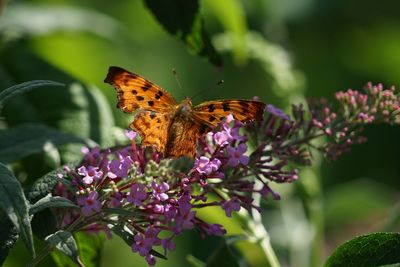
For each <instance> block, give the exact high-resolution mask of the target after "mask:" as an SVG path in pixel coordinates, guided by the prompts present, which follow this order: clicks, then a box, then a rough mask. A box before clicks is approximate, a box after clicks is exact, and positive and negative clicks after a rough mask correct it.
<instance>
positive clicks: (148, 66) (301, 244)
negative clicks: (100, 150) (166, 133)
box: [0, 0, 400, 267]
mask: <svg viewBox="0 0 400 267" xmlns="http://www.w3.org/2000/svg"><path fill="white" fill-rule="evenodd" d="M160 1H161V0H160ZM178 2H179V1H178ZM199 3H200V6H201V16H202V18H203V19H204V22H205V29H206V31H207V32H208V33H209V35H210V38H211V40H212V42H213V44H214V46H215V47H216V49H217V51H218V52H219V53H220V54H221V55H222V59H223V65H222V66H220V67H215V66H214V65H212V64H211V63H210V62H209V61H207V60H206V59H205V58H202V57H200V56H197V55H195V54H193V53H191V52H190V51H188V49H187V48H186V46H185V44H184V43H183V42H182V41H181V40H179V39H178V38H176V37H174V36H172V35H170V34H169V33H168V32H167V31H166V30H165V29H164V28H163V26H162V25H161V24H160V23H159V22H158V21H157V20H156V19H155V17H154V15H153V14H152V13H151V12H150V10H149V9H148V8H147V6H146V5H145V3H144V1H140V0H129V1H128V0H123V1H106V0H96V1H93V0H92V1H89V0H79V1H78V0H30V1H9V2H8V3H4V2H3V4H2V5H3V10H2V14H1V18H0V31H1V32H0V34H1V42H0V64H1V66H0V79H1V81H0V85H1V87H2V88H1V89H3V88H6V87H8V86H10V85H13V84H15V83H19V82H22V81H27V80H32V79H51V80H55V81H61V82H66V83H67V84H72V85H71V86H70V87H69V90H70V91H69V94H68V96H69V98H68V99H65V98H62V97H63V96H60V95H59V93H58V92H57V93H54V92H53V94H51V93H50V94H49V90H47V89H46V90H45V89H43V91H42V90H41V89H40V91H38V92H32V93H30V94H28V95H27V96H25V97H24V98H23V97H21V98H18V99H16V100H15V101H13V102H12V103H10V105H9V106H7V107H6V108H5V110H4V114H5V118H6V119H5V120H3V121H2V122H1V125H3V127H5V126H4V125H6V126H7V127H10V126H15V125H18V124H20V123H23V122H32V121H34V122H41V123H44V124H48V125H49V126H52V127H56V128H60V129H64V130H66V131H69V132H71V133H74V134H77V135H81V136H84V137H90V138H92V139H94V140H95V141H96V142H98V143H100V144H101V145H103V146H105V145H107V144H111V143H113V142H114V141H115V140H114V139H113V138H114V137H113V136H114V135H116V134H117V133H119V131H118V129H119V128H118V127H120V128H126V127H127V126H128V124H129V123H130V121H131V120H132V116H129V115H126V114H123V113H122V112H121V110H118V109H116V108H115V104H116V94H115V91H114V89H113V88H112V87H111V86H109V85H107V84H104V83H103V80H104V77H105V75H106V73H107V69H108V67H109V66H111V65H115V66H121V67H124V68H126V69H128V70H131V71H133V72H136V73H139V74H141V75H143V76H144V77H146V78H147V79H149V80H151V81H153V82H155V83H156V84H158V85H160V86H162V87H163V88H166V89H167V90H168V91H169V92H171V94H172V95H174V96H175V97H176V98H177V99H178V100H181V99H182V98H183V97H187V96H189V97H190V96H195V95H196V97H195V98H194V100H193V102H194V103H200V102H202V101H204V100H211V99H222V98H252V97H253V96H255V95H256V96H259V97H260V98H261V99H262V100H263V101H265V102H267V103H272V104H274V105H276V106H278V107H281V108H283V109H286V110H289V107H290V103H292V102H301V101H304V98H305V97H326V98H328V99H331V100H333V95H334V92H336V91H338V90H345V89H347V88H353V89H361V88H362V87H363V86H364V85H365V84H366V83H367V82H368V81H372V82H374V83H378V82H381V83H383V84H384V85H385V86H390V85H396V86H398V85H399V80H398V78H399V70H400V16H399V15H398V10H400V2H399V1H395V0H386V1H379V2H377V1H373V0H366V1H356V0H347V1H345V0H340V1H338V0H324V1H317V0H298V1H289V0H252V1H245V0H243V1H240V0H218V1H213V0H201V1H199ZM172 69H176V71H177V74H178V76H179V80H180V83H181V84H182V87H183V90H180V89H179V86H178V85H177V82H176V81H175V77H174V76H173V74H172ZM219 80H224V81H225V82H224V84H223V85H222V86H217V85H216V84H217V82H218V81H219ZM74 82H78V83H76V84H74ZM82 86H83V87H82ZM41 92H46V94H45V93H41ZM82 92H83V93H82ZM82 95H85V96H86V97H87V98H83V97H81V96H82ZM88 96H89V97H88ZM71 99H72V100H71ZM88 99H89V100H88ZM69 102H71V103H72V102H73V103H72V104H73V105H72V104H71V103H69ZM91 103H92V104H93V103H95V106H96V109H95V110H93V106H94V104H93V105H91ZM67 104H68V105H69V107H68V108H66V105H67ZM70 104H71V105H70ZM53 110H55V112H53ZM71 110H72V111H75V110H80V111H82V110H83V111H85V112H87V113H84V115H82V116H81V115H78V114H76V116H77V117H74V116H75V115H74V114H72V115H71V116H70V115H68V116H70V117H69V118H68V119H69V122H68V123H66V124H63V122H65V121H64V120H61V119H60V118H61V117H62V116H64V117H63V118H65V114H71ZM58 112H60V113H58ZM63 112H64V113H63ZM60 114H64V115H62V116H61V115H60ZM82 114H83V113H82ZM85 114H86V115H85ZM68 116H67V117H68ZM79 116H81V117H79ZM78 117H79V118H80V119H81V121H79V123H81V124H79V125H74V126H71V121H74V120H75V122H76V118H78ZM82 122H83V123H82ZM76 123H78V122H76ZM99 125H100V126H99ZM96 127H100V128H96ZM78 129H79V130H78ZM366 135H367V137H368V139H369V141H368V142H367V143H366V144H364V145H360V146H357V147H354V148H353V151H352V152H351V153H350V154H347V155H345V156H343V157H342V158H340V159H339V160H338V161H336V162H326V161H324V160H322V159H321V158H320V157H319V156H318V155H315V160H316V161H315V165H314V166H313V167H312V168H305V169H304V170H303V171H302V172H301V178H300V180H299V181H298V182H295V183H294V184H290V185H275V186H274V189H275V190H276V191H277V192H279V193H281V194H282V200H281V201H272V200H270V201H267V202H265V203H263V206H264V212H263V213H262V216H263V220H264V223H265V226H266V229H267V231H268V232H269V233H270V235H271V242H272V245H273V247H274V249H275V252H276V253H277V255H278V258H279V260H280V261H281V263H282V265H283V266H300V267H301V266H320V265H321V262H323V260H324V259H326V257H327V256H328V255H329V254H330V253H331V251H332V250H333V249H334V248H335V247H336V246H337V245H339V244H341V243H343V242H344V241H346V240H348V239H351V238H352V237H354V236H356V235H359V234H363V233H369V232H373V231H384V230H385V231H386V230H388V231H395V230H399V217H398V214H399V209H400V206H399V204H398V199H399V189H400V183H399V179H400V164H399V163H400V162H399V159H400V157H399V151H400V140H399V136H400V129H399V128H396V127H389V126H382V125H374V126H371V127H369V128H368V129H366ZM75 150H76V147H75ZM72 151H73V149H70V150H69V153H66V154H63V155H64V156H63V157H62V158H60V159H59V160H58V161H57V160H56V161H55V162H53V161H54V158H53V159H52V160H53V161H52V160H48V159H47V158H46V156H45V155H41V156H40V158H38V157H39V156H30V158H28V159H26V164H25V165H24V167H21V169H23V170H24V171H25V172H26V173H27V174H26V175H25V176H24V175H23V173H24V171H21V172H20V176H19V178H20V179H21V180H23V181H25V182H26V183H27V184H29V183H31V182H32V181H33V180H34V179H35V178H37V177H40V176H41V175H43V174H44V173H46V172H47V171H49V170H50V169H51V167H52V166H55V165H57V164H59V163H61V162H64V161H68V160H69V159H72V158H74V157H76V155H74V152H72ZM67 152H68V151H67ZM75 154H76V153H75ZM43 157H44V159H43ZM46 159H47V161H46ZM37 160H41V161H42V162H45V163H46V164H45V165H43V166H44V167H38V166H37V165H36V164H35V162H36V161H37ZM49 161H51V162H50V163H49ZM32 162H33V163H32ZM29 164H30V165H29ZM41 166H42V165H41ZM204 216H205V217H207V219H209V220H210V221H214V222H221V220H222V217H223V215H222V213H218V212H215V213H210V214H204ZM224 221H225V224H226V227H227V229H228V230H230V233H237V232H240V227H239V226H238V224H239V222H238V220H237V219H235V218H234V219H232V220H224ZM38 242H39V243H40V241H38ZM219 242H220V241H219V239H218V238H205V239H203V238H200V237H199V236H197V235H196V233H186V234H184V235H183V236H181V237H180V238H179V239H178V240H177V248H176V251H175V252H173V253H171V254H170V255H169V260H168V261H163V260H159V261H158V264H157V266H189V264H188V261H187V260H186V255H188V254H191V255H193V256H194V257H196V258H198V259H200V260H203V261H206V260H207V258H208V257H209V256H210V255H211V254H212V253H213V251H214V250H215V249H216V248H217V247H218V244H219ZM242 250H243V251H242V253H244V254H247V255H248V256H247V259H248V264H249V265H243V266H264V263H263V260H262V256H260V253H259V252H257V251H249V250H250V249H249V248H247V251H246V248H242ZM251 254H252V255H251ZM249 255H250V256H249ZM29 258H30V256H29V254H28V251H27V250H26V249H25V248H24V247H23V246H22V245H21V244H20V243H18V244H17V246H16V247H15V248H14V249H13V250H12V251H11V253H10V257H9V258H8V259H7V261H6V262H5V264H4V266H9V267H11V266H24V264H25V263H26V262H27V261H28V260H29ZM250 259H251V260H250ZM99 262H100V264H101V266H147V265H146V263H145V261H144V260H143V259H142V258H141V257H139V256H137V255H134V254H133V253H132V252H131V249H130V248H129V247H127V246H125V245H124V244H123V242H122V241H121V240H120V239H118V238H117V237H115V238H113V239H112V240H109V241H107V242H106V243H105V247H104V249H103V251H102V254H101V258H100V259H99ZM53 265H54V263H53V262H52V259H51V258H48V259H47V260H46V261H45V262H43V264H42V265H41V266H53Z"/></svg>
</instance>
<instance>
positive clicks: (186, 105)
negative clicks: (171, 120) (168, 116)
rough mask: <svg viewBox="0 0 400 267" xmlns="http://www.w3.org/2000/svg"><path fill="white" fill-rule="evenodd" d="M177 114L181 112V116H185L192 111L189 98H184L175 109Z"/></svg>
mask: <svg viewBox="0 0 400 267" xmlns="http://www.w3.org/2000/svg"><path fill="white" fill-rule="evenodd" d="M177 109H178V112H181V113H183V114H187V113H189V112H190V111H191V110H192V101H191V99H190V98H186V99H185V100H183V101H182V102H181V103H180V104H179V106H178V107H177Z"/></svg>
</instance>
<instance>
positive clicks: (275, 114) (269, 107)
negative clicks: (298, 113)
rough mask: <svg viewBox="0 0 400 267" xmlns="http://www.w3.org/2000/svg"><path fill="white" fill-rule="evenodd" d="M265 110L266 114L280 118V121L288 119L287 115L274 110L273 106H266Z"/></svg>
mask: <svg viewBox="0 0 400 267" xmlns="http://www.w3.org/2000/svg"><path fill="white" fill-rule="evenodd" d="M266 110H267V112H268V113H270V114H272V115H274V116H277V117H280V118H281V119H284V120H289V119H290V117H289V115H287V114H285V112H283V110H281V109H279V108H276V107H274V106H273V105H267V108H266Z"/></svg>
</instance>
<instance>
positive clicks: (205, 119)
mask: <svg viewBox="0 0 400 267" xmlns="http://www.w3.org/2000/svg"><path fill="white" fill-rule="evenodd" d="M264 109H265V104H264V103H263V102H259V101H253V100H215V101H207V102H204V103H201V104H200V105H198V106H196V107H194V108H193V117H194V118H195V119H196V120H199V121H201V122H202V123H205V124H208V125H212V126H216V125H217V124H218V123H219V122H221V121H222V120H224V119H225V118H226V117H227V116H228V115H229V114H232V115H233V117H234V118H235V119H236V120H239V121H241V122H248V121H259V120H261V119H262V116H263V113H264Z"/></svg>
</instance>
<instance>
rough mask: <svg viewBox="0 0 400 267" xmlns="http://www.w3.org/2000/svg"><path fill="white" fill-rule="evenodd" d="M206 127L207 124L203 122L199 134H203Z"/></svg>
mask: <svg viewBox="0 0 400 267" xmlns="http://www.w3.org/2000/svg"><path fill="white" fill-rule="evenodd" d="M207 129H208V126H207V125H205V124H202V125H200V134H204V133H205V132H206V131H207Z"/></svg>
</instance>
